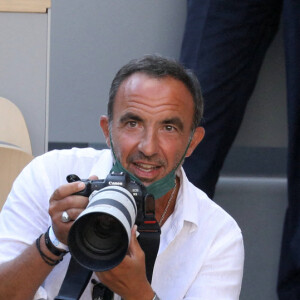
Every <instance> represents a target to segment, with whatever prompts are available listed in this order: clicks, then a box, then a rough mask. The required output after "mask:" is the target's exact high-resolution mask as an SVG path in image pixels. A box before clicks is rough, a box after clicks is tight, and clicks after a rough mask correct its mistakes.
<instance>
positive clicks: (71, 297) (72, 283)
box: [54, 257, 93, 300]
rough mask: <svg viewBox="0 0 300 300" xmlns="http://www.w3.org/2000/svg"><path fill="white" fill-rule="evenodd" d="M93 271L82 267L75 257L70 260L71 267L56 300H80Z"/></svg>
mask: <svg viewBox="0 0 300 300" xmlns="http://www.w3.org/2000/svg"><path fill="white" fill-rule="evenodd" d="M92 273H93V272H92V271H90V270H88V269H86V268H84V267H82V266H81V265H80V264H79V263H78V262H77V261H76V260H75V259H74V258H73V257H71V259H70V263H69V267H68V270H67V273H66V276H65V279H64V281H63V283H62V286H61V288H60V290H59V293H58V296H56V297H55V298H54V299H55V300H78V299H79V298H80V297H81V295H82V293H83V292H84V290H85V288H86V286H87V284H88V282H89V280H90V278H91V276H92Z"/></svg>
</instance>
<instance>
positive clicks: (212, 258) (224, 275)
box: [184, 227, 244, 300]
mask: <svg viewBox="0 0 300 300" xmlns="http://www.w3.org/2000/svg"><path fill="white" fill-rule="evenodd" d="M226 229H228V228H226V227H225V228H223V231H222V232H220V233H219V234H218V237H217V238H216V240H215V243H214V244H213V245H212V247H211V249H210V251H209V254H208V256H207V259H206V260H205V263H204V265H203V266H202V268H201V270H200V271H199V273H198V275H197V277H196V278H195V281H194V282H193V284H192V286H191V287H190V289H189V290H188V292H187V294H186V296H185V297H184V299H185V300H196V299H197V300H207V299H214V300H218V299H221V300H238V299H239V295H240V291H241V284H242V277H243V266H244V244H243V238H242V234H241V232H240V230H239V228H235V230H231V231H229V233H228V232H226Z"/></svg>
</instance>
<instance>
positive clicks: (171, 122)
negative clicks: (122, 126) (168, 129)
mask: <svg viewBox="0 0 300 300" xmlns="http://www.w3.org/2000/svg"><path fill="white" fill-rule="evenodd" d="M128 120H133V121H137V122H142V121H143V119H142V118H141V117H140V116H138V115H136V114H134V113H132V112H128V113H126V114H125V115H123V116H121V118H120V123H126V122H127V121H128ZM161 124H164V125H175V126H176V127H178V129H179V130H180V131H183V128H184V124H183V122H182V120H181V119H179V118H178V117H174V118H169V119H166V120H163V121H162V122H161Z"/></svg>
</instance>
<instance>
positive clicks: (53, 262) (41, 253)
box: [35, 234, 63, 266]
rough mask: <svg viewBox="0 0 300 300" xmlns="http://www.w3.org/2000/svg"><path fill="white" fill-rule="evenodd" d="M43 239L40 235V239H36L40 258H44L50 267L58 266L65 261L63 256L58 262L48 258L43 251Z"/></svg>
mask: <svg viewBox="0 0 300 300" xmlns="http://www.w3.org/2000/svg"><path fill="white" fill-rule="evenodd" d="M41 237H42V234H41V235H40V237H38V238H37V239H36V242H35V244H36V247H37V249H38V251H39V253H40V256H41V257H42V259H43V261H44V262H45V263H46V264H48V265H49V266H56V265H57V264H59V263H60V262H61V261H62V260H63V256H61V257H60V258H59V259H58V260H55V259H52V258H50V257H48V256H47V255H46V254H45V253H43V251H42V249H41V245H40V241H41Z"/></svg>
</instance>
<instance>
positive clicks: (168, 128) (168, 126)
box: [165, 125, 176, 132]
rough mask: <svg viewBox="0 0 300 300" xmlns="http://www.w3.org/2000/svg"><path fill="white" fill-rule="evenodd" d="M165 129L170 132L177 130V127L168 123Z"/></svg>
mask: <svg viewBox="0 0 300 300" xmlns="http://www.w3.org/2000/svg"><path fill="white" fill-rule="evenodd" d="M165 130H166V131H169V132H172V131H175V130H176V128H175V127H174V126H172V125H166V126H165Z"/></svg>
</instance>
